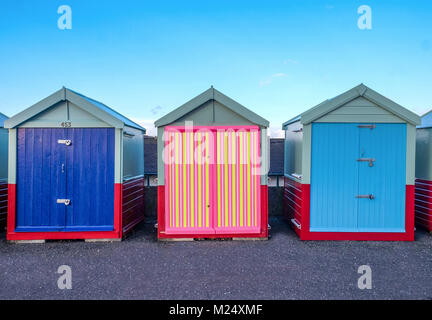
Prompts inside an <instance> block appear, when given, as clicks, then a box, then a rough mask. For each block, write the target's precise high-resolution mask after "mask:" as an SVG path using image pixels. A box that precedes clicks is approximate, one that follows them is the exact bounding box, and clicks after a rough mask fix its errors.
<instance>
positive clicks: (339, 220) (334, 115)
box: [283, 84, 420, 241]
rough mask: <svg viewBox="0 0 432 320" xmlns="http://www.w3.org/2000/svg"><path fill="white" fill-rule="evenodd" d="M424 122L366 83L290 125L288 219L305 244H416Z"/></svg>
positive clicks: (287, 133)
mask: <svg viewBox="0 0 432 320" xmlns="http://www.w3.org/2000/svg"><path fill="white" fill-rule="evenodd" d="M419 123H420V118H419V117H418V116H417V115H416V114H414V113H412V112H410V111H408V110H407V109H405V108H403V107H401V106H400V105H398V104H396V103H395V102H393V101H391V100H389V99H387V98H385V97H384V96H382V95H380V94H379V93H377V92H375V91H373V90H372V89H370V88H368V87H366V86H365V85H363V84H361V85H359V86H357V87H355V88H353V89H351V90H349V91H347V92H345V93H343V94H341V95H339V96H337V97H335V98H333V99H330V100H326V101H324V102H322V103H321V104H319V105H317V106H316V107H314V108H312V109H310V110H308V111H306V112H304V113H303V114H301V115H300V116H298V117H295V118H294V119H292V120H290V121H287V122H285V123H284V124H283V129H284V130H285V169H284V170H285V186H284V202H285V215H286V217H287V218H288V220H289V222H290V223H291V225H292V227H293V228H294V230H295V231H296V233H297V234H298V235H299V237H300V239H302V240H407V241H410V240H411V241H412V240H414V170H415V147H416V146H415V135H416V133H415V130H416V129H415V127H416V125H418V124H419Z"/></svg>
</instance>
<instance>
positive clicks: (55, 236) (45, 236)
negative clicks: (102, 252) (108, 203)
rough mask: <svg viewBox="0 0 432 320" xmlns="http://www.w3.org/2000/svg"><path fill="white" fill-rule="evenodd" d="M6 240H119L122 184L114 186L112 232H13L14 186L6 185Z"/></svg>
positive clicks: (14, 213) (120, 234) (14, 211)
mask: <svg viewBox="0 0 432 320" xmlns="http://www.w3.org/2000/svg"><path fill="white" fill-rule="evenodd" d="M8 200H9V201H8V216H7V235H6V237H7V240H70V239H119V238H121V237H122V231H121V219H122V184H121V183H116V184H115V185H114V230H113V231H90V232H15V215H16V185H15V184H9V185H8Z"/></svg>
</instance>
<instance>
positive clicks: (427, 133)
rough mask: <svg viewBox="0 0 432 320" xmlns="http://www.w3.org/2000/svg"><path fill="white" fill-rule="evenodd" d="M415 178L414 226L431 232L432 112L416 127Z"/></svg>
mask: <svg viewBox="0 0 432 320" xmlns="http://www.w3.org/2000/svg"><path fill="white" fill-rule="evenodd" d="M415 176H416V182H415V216H416V224H417V225H418V226H421V227H423V228H426V229H427V230H429V231H432V111H429V112H428V113H426V114H424V115H423V116H422V117H421V124H420V125H419V126H417V145H416V175H415Z"/></svg>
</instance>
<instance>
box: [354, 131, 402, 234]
mask: <svg viewBox="0 0 432 320" xmlns="http://www.w3.org/2000/svg"><path fill="white" fill-rule="evenodd" d="M373 126H374V127H372V128H368V127H366V126H360V127H359V135H360V159H364V160H367V159H373V160H375V161H373V162H372V163H371V164H369V162H368V161H360V162H358V165H359V195H372V196H373V199H370V198H360V199H359V200H358V208H359V209H358V229H359V231H360V232H404V231H405V184H406V175H405V172H406V163H405V162H406V143H405V141H406V124H402V123H401V124H399V123H385V124H374V125H373Z"/></svg>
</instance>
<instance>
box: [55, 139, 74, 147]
mask: <svg viewBox="0 0 432 320" xmlns="http://www.w3.org/2000/svg"><path fill="white" fill-rule="evenodd" d="M57 143H58V144H64V145H67V146H70V145H71V144H72V140H64V139H59V140H57Z"/></svg>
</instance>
